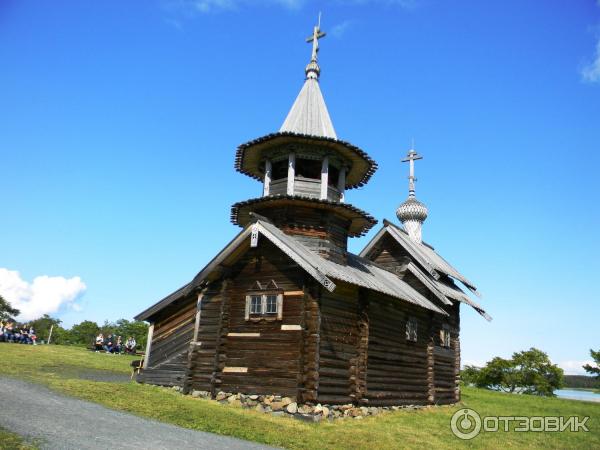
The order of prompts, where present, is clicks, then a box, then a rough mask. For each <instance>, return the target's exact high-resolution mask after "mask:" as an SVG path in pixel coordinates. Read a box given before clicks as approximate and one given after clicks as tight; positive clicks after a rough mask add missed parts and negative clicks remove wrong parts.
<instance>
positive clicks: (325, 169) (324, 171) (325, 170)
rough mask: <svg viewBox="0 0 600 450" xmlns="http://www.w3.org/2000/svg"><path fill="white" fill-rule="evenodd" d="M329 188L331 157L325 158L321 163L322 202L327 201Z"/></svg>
mask: <svg viewBox="0 0 600 450" xmlns="http://www.w3.org/2000/svg"><path fill="white" fill-rule="evenodd" d="M328 188H329V157H327V156H325V157H324V158H323V162H322V163H321V200H327V190H328Z"/></svg>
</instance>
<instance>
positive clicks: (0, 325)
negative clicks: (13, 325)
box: [0, 320, 5, 342]
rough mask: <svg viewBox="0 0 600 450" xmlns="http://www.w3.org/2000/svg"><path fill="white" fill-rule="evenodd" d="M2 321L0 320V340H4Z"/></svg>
mask: <svg viewBox="0 0 600 450" xmlns="http://www.w3.org/2000/svg"><path fill="white" fill-rule="evenodd" d="M4 339H5V337H4V322H2V321H1V320H0V342H4Z"/></svg>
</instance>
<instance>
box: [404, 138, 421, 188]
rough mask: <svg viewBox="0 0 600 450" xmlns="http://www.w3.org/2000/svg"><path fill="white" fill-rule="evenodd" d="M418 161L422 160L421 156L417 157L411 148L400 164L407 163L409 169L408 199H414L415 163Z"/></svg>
mask: <svg viewBox="0 0 600 450" xmlns="http://www.w3.org/2000/svg"><path fill="white" fill-rule="evenodd" d="M413 147H414V143H413ZM418 159H423V157H422V156H421V155H419V154H418V153H417V152H416V151H415V150H414V148H411V149H410V150H409V151H408V155H406V159H403V160H402V162H408V163H409V167H410V172H409V173H410V175H409V176H408V196H409V197H414V196H415V181H417V179H416V178H415V161H416V160H418Z"/></svg>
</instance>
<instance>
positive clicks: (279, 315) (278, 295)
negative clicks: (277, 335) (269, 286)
mask: <svg viewBox="0 0 600 450" xmlns="http://www.w3.org/2000/svg"><path fill="white" fill-rule="evenodd" d="M255 297H260V299H261V312H260V313H256V312H252V300H253V298H255ZM268 297H275V311H274V312H267V305H268V301H267V298H268ZM282 319H283V292H281V291H261V292H248V294H247V295H246V313H245V320H247V321H260V320H282Z"/></svg>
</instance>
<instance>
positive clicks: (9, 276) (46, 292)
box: [0, 268, 86, 320]
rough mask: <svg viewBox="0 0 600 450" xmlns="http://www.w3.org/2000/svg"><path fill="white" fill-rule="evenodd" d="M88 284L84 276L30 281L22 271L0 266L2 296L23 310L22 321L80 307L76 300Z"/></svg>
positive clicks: (41, 278)
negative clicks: (67, 308)
mask: <svg viewBox="0 0 600 450" xmlns="http://www.w3.org/2000/svg"><path fill="white" fill-rule="evenodd" d="M85 290H86V285H85V283H84V282H83V281H81V278H79V277H73V278H64V277H49V276H47V275H42V276H39V277H35V278H34V280H33V282H31V283H29V282H27V281H25V280H23V279H22V278H21V275H20V274H19V272H17V271H15V270H8V269H3V268H0V295H2V296H3V297H4V298H5V299H6V300H8V302H9V303H10V304H11V305H12V306H13V307H15V308H17V309H18V310H20V311H21V315H20V316H19V319H20V320H33V319H37V318H38V317H40V316H41V315H43V314H52V313H55V312H57V311H58V310H59V309H60V308H61V307H64V306H67V307H70V308H72V309H74V310H80V305H78V304H77V303H76V301H77V300H78V299H79V298H80V297H81V296H82V295H83V293H84V292H85Z"/></svg>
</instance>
